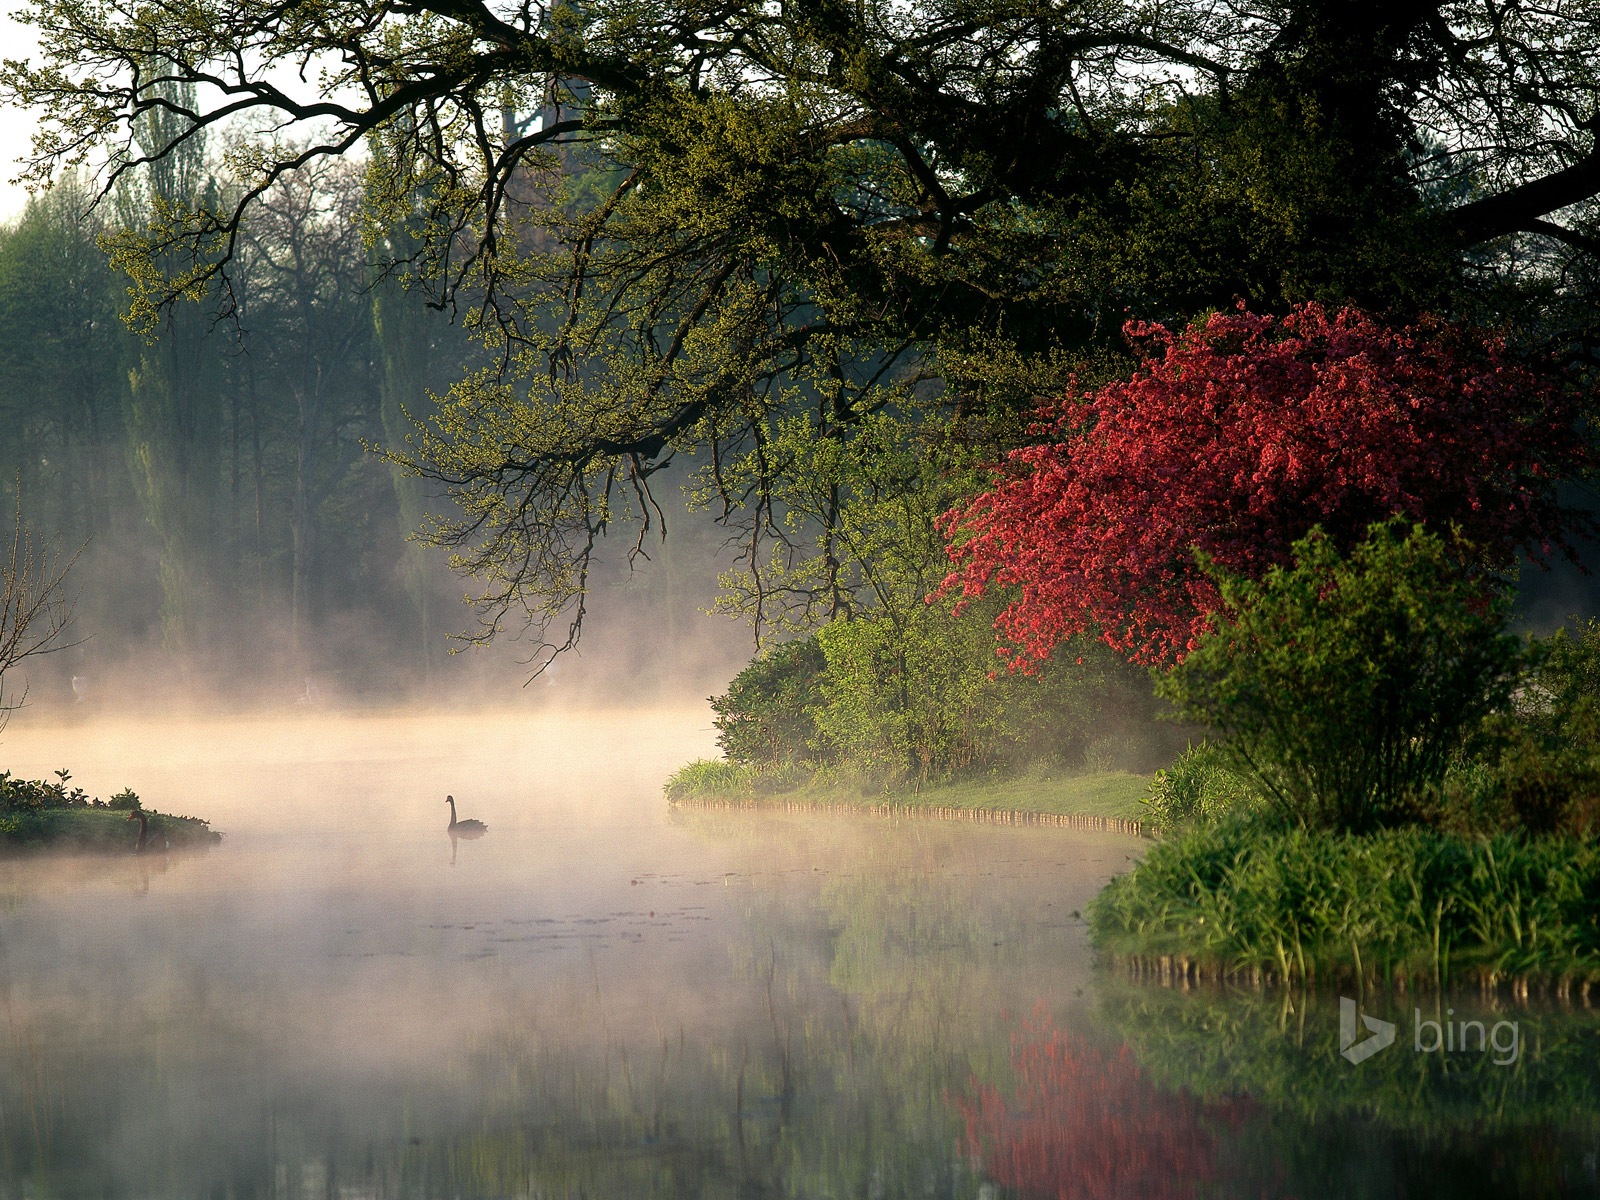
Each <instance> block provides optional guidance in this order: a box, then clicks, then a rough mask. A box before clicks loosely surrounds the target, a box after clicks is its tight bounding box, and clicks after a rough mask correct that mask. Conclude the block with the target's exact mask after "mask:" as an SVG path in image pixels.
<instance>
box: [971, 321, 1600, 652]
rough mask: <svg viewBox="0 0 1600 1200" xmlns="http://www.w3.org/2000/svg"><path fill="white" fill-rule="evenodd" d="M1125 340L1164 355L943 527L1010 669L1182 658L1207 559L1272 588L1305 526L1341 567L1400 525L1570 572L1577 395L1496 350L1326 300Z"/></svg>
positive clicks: (1070, 405) (1078, 414)
mask: <svg viewBox="0 0 1600 1200" xmlns="http://www.w3.org/2000/svg"><path fill="white" fill-rule="evenodd" d="M1124 333H1125V335H1126V336H1127V337H1128V339H1129V341H1130V342H1132V343H1134V344H1136V345H1139V346H1141V347H1142V348H1144V349H1146V350H1148V351H1149V352H1150V353H1151V354H1152V355H1153V357H1151V358H1150V359H1149V360H1148V361H1147V362H1146V363H1145V364H1144V365H1143V366H1142V367H1141V368H1140V369H1139V370H1138V371H1136V372H1135V373H1134V375H1133V377H1132V378H1131V379H1130V380H1128V381H1126V382H1120V383H1113V384H1110V385H1108V386H1106V387H1103V388H1101V389H1100V390H1099V391H1096V392H1093V393H1090V394H1088V395H1086V396H1083V397H1082V398H1068V399H1065V400H1062V401H1059V402H1054V403H1052V404H1049V405H1046V406H1045V407H1044V408H1042V409H1041V410H1040V411H1039V414H1038V418H1039V429H1040V432H1041V433H1043V434H1044V435H1045V436H1048V437H1051V438H1052V439H1054V440H1052V441H1050V442H1048V443H1046V444H1041V445H1036V446H1028V447H1025V448H1023V449H1020V450H1015V451H1013V452H1012V453H1011V454H1009V455H1008V456H1007V458H1006V461H1005V462H1004V463H1003V464H1001V466H1000V467H999V468H998V469H997V470H996V473H995V477H994V481H993V483H992V485H991V486H990V488H989V489H988V490H987V491H984V492H982V493H980V494H979V495H977V496H975V497H974V498H973V499H972V500H970V501H968V502H967V503H966V504H964V505H963V506H961V507H958V508H956V509H953V510H952V511H950V512H948V513H946V514H945V516H944V518H943V529H944V531H945V533H946V536H947V537H948V538H949V540H950V543H951V544H950V557H951V559H952V560H953V561H954V563H955V564H956V569H955V570H954V571H952V572H951V573H950V575H949V576H948V577H947V578H946V579H945V581H944V585H943V589H942V591H941V593H940V594H941V595H948V594H949V593H950V592H952V591H955V590H957V589H959V592H960V595H961V596H962V597H964V598H971V597H976V596H979V595H982V594H983V592H984V591H985V590H987V589H988V588H990V587H1003V588H1008V589H1014V590H1015V591H1016V599H1015V600H1014V601H1013V602H1012V603H1011V604H1010V605H1009V606H1008V607H1007V608H1006V609H1005V610H1004V611H1003V612H1002V613H1001V615H1000V617H999V619H998V620H997V621H996V623H995V627H996V629H997V630H999V632H1000V634H1001V635H1002V637H1003V638H1004V639H1005V640H1006V642H1007V643H1009V645H1010V647H1011V651H1010V653H1009V655H1008V657H1010V658H1011V661H1012V665H1013V666H1020V667H1022V668H1023V669H1028V668H1029V667H1031V666H1032V665H1034V664H1036V663H1037V662H1038V661H1039V660H1042V659H1044V658H1046V657H1048V655H1049V654H1050V652H1051V650H1052V649H1053V648H1054V647H1055V645H1056V644H1057V643H1058V642H1060V641H1062V640H1063V639H1065V638H1068V637H1072V636H1073V635H1075V634H1079V633H1083V632H1085V631H1090V630H1098V631H1099V633H1100V634H1101V636H1103V637H1104V639H1105V640H1106V642H1107V643H1108V644H1110V645H1111V646H1113V647H1114V648H1116V649H1117V650H1119V651H1121V652H1123V653H1125V654H1127V655H1129V656H1130V657H1131V658H1132V659H1134V661H1136V662H1142V663H1155V664H1161V663H1170V662H1173V661H1176V660H1177V659H1179V658H1181V657H1182V656H1183V655H1184V654H1185V653H1186V652H1187V651H1188V650H1189V649H1190V648H1191V647H1192V646H1193V645H1194V644H1195V641H1196V639H1198V638H1199V637H1200V636H1201V635H1202V634H1203V633H1204V632H1205V631H1206V630H1207V628H1208V625H1207V618H1206V614H1207V613H1208V612H1209V611H1210V610H1211V609H1212V608H1213V607H1214V606H1215V604H1216V601H1217V592H1216V588H1215V587H1214V585H1213V584H1212V583H1211V582H1210V581H1209V580H1208V579H1207V578H1206V577H1205V575H1204V574H1203V573H1202V572H1201V571H1200V570H1199V568H1198V566H1197V565H1196V562H1195V557H1194V550H1195V549H1196V548H1198V549H1200V550H1202V551H1204V552H1205V553H1206V554H1207V555H1209V556H1210V557H1211V558H1212V559H1213V560H1214V561H1215V562H1216V563H1217V564H1218V565H1219V566H1221V567H1223V568H1225V569H1227V570H1229V571H1232V572H1234V573H1242V574H1246V575H1250V576H1253V577H1260V576H1261V575H1262V574H1263V573H1265V571H1266V570H1267V568H1268V567H1270V566H1272V565H1274V564H1284V563H1287V562H1288V559H1289V547H1290V546H1291V545H1292V544H1293V543H1294V541H1295V540H1296V539H1298V538H1300V537H1302V536H1304V535H1305V534H1306V533H1307V532H1308V531H1309V530H1310V528H1311V527H1312V526H1313V525H1321V526H1322V528H1323V529H1324V531H1326V532H1327V533H1328V535H1329V536H1330V537H1331V538H1332V539H1333V540H1334V543H1335V544H1336V545H1337V546H1338V547H1339V548H1340V549H1341V550H1342V551H1346V552H1348V550H1349V549H1350V547H1352V546H1353V545H1354V544H1355V543H1357V542H1358V541H1360V539H1361V538H1362V536H1363V535H1364V534H1365V532H1366V530H1367V527H1368V526H1369V525H1371V524H1372V523H1373V522H1374V521H1378V520H1382V519H1384V518H1386V517H1389V516H1392V515H1394V514H1395V513H1401V514H1404V515H1406V516H1408V517H1410V518H1412V519H1413V520H1420V521H1423V522H1424V523H1426V524H1428V525H1429V526H1431V527H1433V528H1439V529H1443V528H1446V527H1449V526H1451V525H1455V526H1457V527H1459V529H1460V531H1461V533H1462V535H1463V536H1464V537H1466V538H1467V539H1468V540H1469V541H1470V542H1472V543H1473V544H1475V545H1476V546H1478V547H1479V548H1480V550H1481V551H1482V553H1483V554H1484V555H1485V556H1486V558H1487V559H1488V560H1490V561H1491V562H1494V563H1496V564H1499V565H1509V564H1510V563H1511V562H1512V561H1513V560H1514V558H1515V555H1516V553H1517V552H1518V551H1519V550H1521V551H1528V552H1531V553H1542V552H1548V549H1549V548H1550V547H1551V546H1558V547H1560V548H1562V549H1563V550H1564V551H1565V552H1567V553H1568V554H1569V555H1571V554H1572V548H1571V545H1570V543H1569V542H1568V541H1567V540H1566V538H1565V536H1564V535H1565V533H1566V532H1567V531H1568V530H1570V529H1572V528H1573V527H1574V517H1573V514H1572V513H1571V512H1570V511H1569V510H1566V509H1564V508H1563V507H1562V506H1561V505H1560V504H1559V503H1558V501H1557V499H1556V494H1555V485H1556V484H1557V483H1558V482H1559V481H1561V480H1563V479H1567V478H1571V477H1573V476H1574V475H1576V474H1579V473H1581V472H1583V471H1584V470H1586V469H1588V468H1589V466H1590V465H1591V463H1592V457H1591V455H1590V453H1589V452H1588V449H1587V447H1585V446H1584V444H1583V443H1582V441H1581V439H1580V438H1579V436H1578V434H1577V432H1576V429H1577V425H1578V407H1577V403H1576V399H1575V396H1574V393H1573V390H1572V389H1571V388H1570V387H1569V386H1567V384H1566V381H1564V380H1563V379H1562V378H1560V377H1559V376H1557V375H1555V374H1553V373H1544V372H1539V371H1535V370H1533V369H1531V368H1529V367H1526V366H1524V365H1522V364H1519V363H1517V362H1515V361H1513V360H1512V359H1511V358H1510V357H1508V356H1507V354H1506V352H1505V349H1504V347H1503V346H1502V345H1501V344H1500V343H1499V342H1498V341H1496V340H1494V339H1492V338H1488V337H1485V336H1483V335H1481V334H1479V333H1475V332H1473V331H1470V330H1466V329H1462V328H1460V327H1458V326H1453V325H1448V324H1445V323H1443V322H1438V321H1425V322H1422V323H1419V324H1418V325H1414V326H1408V327H1405V328H1401V329H1391V328H1387V327H1385V326H1382V325H1380V324H1379V323H1378V322H1376V321H1375V320H1374V319H1373V318H1372V317H1370V316H1369V315H1367V314H1365V313H1362V312H1360V311H1358V310H1355V309H1344V310H1342V311H1340V312H1338V313H1335V314H1332V315H1329V314H1328V313H1327V312H1326V311H1324V310H1323V309H1322V308H1321V307H1319V306H1318V305H1315V304H1307V305H1304V306H1302V307H1300V308H1297V309H1295V310H1294V311H1293V312H1292V313H1290V314H1289V315H1288V316H1286V317H1283V318H1274V317H1270V316H1259V315H1256V314H1253V313H1249V312H1244V311H1239V312H1235V313H1219V314H1217V315H1214V316H1212V317H1211V318H1210V319H1209V320H1208V321H1206V322H1205V323H1204V324H1203V325H1199V326H1196V327H1194V328H1191V329H1189V330H1186V331H1184V332H1183V333H1181V334H1178V335H1174V334H1172V333H1171V332H1170V331H1169V330H1167V329H1166V328H1165V327H1163V326H1161V325H1153V324H1144V323H1139V322H1130V323H1129V324H1128V325H1127V326H1125V327H1124Z"/></svg>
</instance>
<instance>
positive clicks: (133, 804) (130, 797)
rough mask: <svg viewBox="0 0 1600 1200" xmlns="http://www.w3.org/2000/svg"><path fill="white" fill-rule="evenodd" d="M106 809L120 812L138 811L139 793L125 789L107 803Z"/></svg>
mask: <svg viewBox="0 0 1600 1200" xmlns="http://www.w3.org/2000/svg"><path fill="white" fill-rule="evenodd" d="M106 807H107V808H111V809H116V810H117V811H119V812H124V811H128V810H132V809H137V808H138V807H139V793H137V792H135V791H134V790H133V789H132V788H123V789H122V790H121V791H120V792H118V793H117V794H116V795H115V796H113V797H111V799H110V800H108V801H106Z"/></svg>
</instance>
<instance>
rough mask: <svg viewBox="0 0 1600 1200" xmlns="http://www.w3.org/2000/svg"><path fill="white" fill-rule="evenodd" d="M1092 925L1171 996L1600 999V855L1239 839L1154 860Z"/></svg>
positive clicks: (1576, 846)
mask: <svg viewBox="0 0 1600 1200" xmlns="http://www.w3.org/2000/svg"><path fill="white" fill-rule="evenodd" d="M1089 921H1090V931H1091V935H1092V937H1093V939H1094V942H1095V945H1096V947H1097V948H1098V949H1100V950H1101V951H1102V952H1104V953H1105V954H1107V955H1108V956H1110V957H1111V958H1113V959H1115V960H1118V961H1120V962H1121V963H1122V964H1124V965H1125V966H1128V967H1130V968H1131V969H1132V970H1133V971H1134V973H1136V974H1141V975H1151V976H1154V977H1157V978H1161V979H1167V980H1174V981H1182V980H1189V979H1208V978H1209V979H1224V978H1235V979H1237V978H1244V979H1248V980H1252V981H1256V982H1266V983H1281V982H1295V983H1313V982H1318V981H1321V982H1326V983H1331V982H1347V981H1357V980H1359V981H1361V982H1362V983H1364V984H1371V985H1375V986H1380V987H1383V986H1388V987H1394V988H1397V989H1401V990H1403V989H1406V988H1418V987H1424V988H1427V987H1444V986H1447V985H1452V984H1455V985H1476V986H1478V987H1481V988H1482V989H1484V990H1486V991H1497V990H1500V989H1502V988H1505V989H1510V990H1511V991H1513V992H1516V993H1521V994H1526V993H1527V992H1528V990H1529V989H1530V988H1531V989H1533V990H1536V991H1539V990H1543V991H1548V992H1550V993H1553V994H1555V995H1559V996H1567V995H1571V994H1575V993H1576V994H1581V995H1582V996H1583V997H1585V998H1587V996H1588V994H1589V991H1590V988H1591V986H1592V985H1594V984H1596V983H1600V847H1596V846H1595V845H1594V844H1593V843H1591V842H1587V841H1584V840H1580V839H1577V838H1573V837H1557V836H1550V837H1541V838H1531V837H1523V836H1512V835H1502V836H1499V837H1495V838H1492V839H1488V838H1485V839H1472V838H1465V837H1456V836H1452V835H1448V834H1442V833H1437V832H1432V831H1427V830H1420V829H1413V830H1400V831H1392V832H1387V833H1380V834H1373V835H1368V836H1354V835H1349V834H1337V833H1329V832H1320V831H1313V830H1304V829H1295V830H1289V831H1270V830H1263V829H1261V828H1258V827H1252V826H1250V825H1247V824H1242V823H1236V824H1232V825H1223V826H1218V827H1214V828H1210V829H1204V830H1199V831H1196V832H1193V833H1188V834H1185V835H1183V836H1181V837H1176V838H1172V839H1169V840H1166V841H1162V842H1160V843H1158V844H1157V845H1155V846H1153V847H1152V848H1151V850H1150V852H1149V853H1148V854H1147V855H1146V856H1145V858H1144V861H1143V862H1142V863H1141V864H1140V865H1139V866H1138V868H1137V869H1136V870H1134V871H1132V872H1130V873H1128V874H1127V875H1123V876H1120V877H1118V878H1117V879H1114V880H1112V881H1111V883H1110V884H1109V885H1108V886H1107V887H1106V889H1105V891H1104V892H1102V893H1101V894H1100V895H1099V896H1098V897H1096V898H1095V901H1094V903H1093V905H1092V906H1091V908H1090V910H1089Z"/></svg>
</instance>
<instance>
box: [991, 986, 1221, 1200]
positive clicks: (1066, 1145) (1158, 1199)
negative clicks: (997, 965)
mask: <svg viewBox="0 0 1600 1200" xmlns="http://www.w3.org/2000/svg"><path fill="white" fill-rule="evenodd" d="M1011 1065H1012V1069H1013V1070H1014V1072H1015V1073H1016V1088H1015V1093H1014V1095H1013V1096H1012V1098H1011V1099H1010V1100H1009V1101H1008V1100H1007V1099H1005V1098H1004V1097H1003V1096H1002V1094H1001V1090H1000V1088H998V1087H996V1086H995V1085H993V1084H985V1085H978V1084H977V1081H976V1080H974V1086H975V1088H976V1090H975V1093H974V1094H973V1095H972V1096H971V1097H969V1098H964V1099H962V1100H961V1101H960V1108H961V1112H962V1115H963V1116H964V1117H965V1119H966V1142H967V1149H968V1153H969V1154H971V1155H972V1156H973V1157H974V1159H976V1160H977V1161H978V1162H979V1163H980V1164H981V1168H982V1170H983V1172H984V1173H985V1174H986V1175H988V1176H989V1177H990V1178H991V1179H993V1180H994V1181H995V1182H997V1183H1000V1184H1002V1185H1003V1186H1005V1187H1008V1188H1015V1189H1016V1190H1017V1191H1018V1192H1019V1193H1021V1194H1022V1195H1023V1196H1025V1197H1059V1198H1060V1200H1068V1198H1069V1197H1070V1198H1071V1200H1101V1198H1105V1200H1113V1198H1126V1197H1130V1196H1138V1197H1149V1198H1150V1200H1187V1198H1188V1197H1191V1196H1194V1195H1195V1194H1196V1188H1197V1187H1198V1186H1199V1185H1200V1184H1201V1183H1204V1182H1206V1181H1209V1180H1211V1179H1212V1178H1214V1177H1215V1175H1216V1158H1217V1153H1216V1151H1217V1133H1216V1128H1217V1126H1218V1125H1219V1124H1225V1125H1229V1126H1237V1124H1238V1123H1239V1122H1240V1121H1241V1120H1242V1119H1243V1118H1244V1117H1245V1116H1246V1115H1247V1114H1248V1113H1249V1112H1250V1108H1251V1106H1250V1104H1249V1101H1248V1100H1247V1099H1243V1098H1240V1099H1235V1100H1228V1101H1223V1102H1220V1103H1216V1104H1209V1105H1207V1104H1200V1103H1198V1102H1196V1101H1195V1100H1193V1099H1192V1098H1191V1097H1190V1096H1189V1095H1188V1094H1187V1093H1186V1092H1166V1091H1163V1090H1161V1089H1160V1088H1158V1087H1156V1086H1155V1085H1154V1084H1152V1083H1151V1082H1150V1081H1149V1080H1148V1079H1147V1078H1146V1077H1145V1075H1144V1073H1143V1072H1142V1071H1140V1069H1139V1068H1138V1066H1137V1065H1136V1064H1135V1062H1134V1059H1133V1055H1132V1053H1131V1052H1130V1051H1129V1049H1128V1047H1127V1046H1120V1047H1118V1048H1116V1049H1115V1050H1108V1049H1103V1048H1101V1047H1099V1046H1097V1045H1095V1044H1094V1043H1092V1042H1090V1041H1089V1040H1088V1039H1086V1038H1084V1037H1082V1036H1080V1035H1077V1034H1073V1033H1069V1032H1067V1031H1066V1030H1063V1029H1060V1028H1057V1026H1056V1025H1055V1023H1054V1022H1053V1021H1052V1020H1051V1018H1050V1015H1049V1013H1048V1011H1046V1010H1045V1009H1044V1007H1043V1006H1040V1007H1039V1008H1036V1009H1035V1010H1034V1013H1033V1016H1032V1017H1031V1018H1029V1019H1028V1020H1026V1021H1024V1022H1023V1024H1022V1027H1021V1028H1020V1029H1019V1030H1018V1031H1017V1033H1016V1034H1015V1035H1014V1037H1013V1038H1012V1053H1011Z"/></svg>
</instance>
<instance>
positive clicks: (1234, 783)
mask: <svg viewBox="0 0 1600 1200" xmlns="http://www.w3.org/2000/svg"><path fill="white" fill-rule="evenodd" d="M1144 804H1145V807H1146V809H1147V811H1148V813H1149V820H1150V823H1151V824H1152V825H1154V826H1155V827H1156V828H1157V829H1159V830H1160V831H1161V832H1162V833H1176V832H1178V831H1180V830H1184V829H1194V828H1201V827H1204V826H1208V825H1214V824H1216V823H1218V822H1220V821H1225V820H1230V819H1234V818H1237V817H1239V816H1241V815H1246V814H1254V813H1259V812H1261V810H1262V809H1263V808H1264V802H1263V800H1262V799H1261V796H1260V793H1259V792H1257V791H1256V789H1255V788H1253V787H1251V786H1250V783H1249V781H1248V780H1246V779H1244V778H1243V777H1242V776H1240V775H1239V774H1237V773H1236V772H1235V771H1233V770H1232V769H1230V767H1229V765H1228V762H1227V760H1226V758H1225V757H1224V756H1223V755H1222V754H1221V753H1219V751H1218V750H1217V748H1216V747H1215V746H1212V745H1211V744H1209V743H1207V742H1201V743H1200V744H1199V745H1198V746H1192V747H1190V748H1189V750H1188V751H1186V752H1185V753H1184V755H1183V756H1182V757H1181V758H1179V759H1178V761H1177V762H1175V763H1173V764H1172V766H1170V767H1168V768H1167V769H1166V770H1164V771H1157V772H1156V773H1155V775H1154V776H1153V777H1152V778H1151V780H1150V789H1149V794H1148V795H1147V796H1146V797H1145V799H1144Z"/></svg>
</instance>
